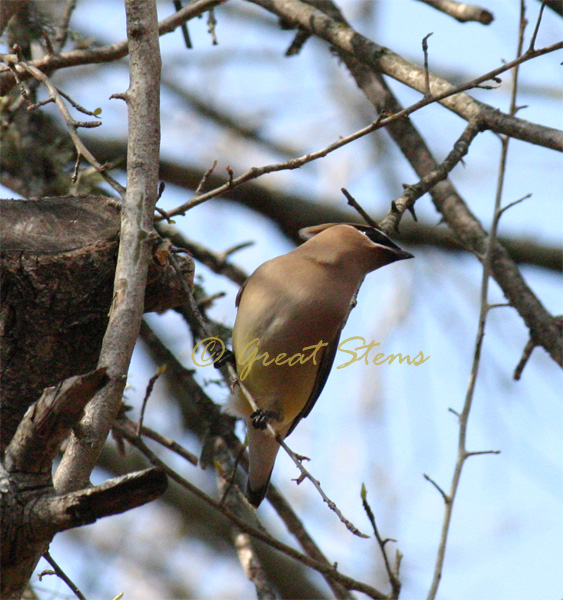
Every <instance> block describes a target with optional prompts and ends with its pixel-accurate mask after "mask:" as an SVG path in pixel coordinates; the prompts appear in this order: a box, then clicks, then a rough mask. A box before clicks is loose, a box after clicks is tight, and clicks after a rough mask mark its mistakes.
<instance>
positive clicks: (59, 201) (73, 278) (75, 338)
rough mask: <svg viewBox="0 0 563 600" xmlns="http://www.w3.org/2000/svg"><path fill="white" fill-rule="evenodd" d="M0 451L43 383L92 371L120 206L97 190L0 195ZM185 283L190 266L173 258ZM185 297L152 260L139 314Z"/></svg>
mask: <svg viewBox="0 0 563 600" xmlns="http://www.w3.org/2000/svg"><path fill="white" fill-rule="evenodd" d="M0 211H1V212H2V220H1V222H0V243H1V251H0V263H1V267H2V268H1V282H0V283H1V288H2V308H1V312H0V325H1V327H0V329H1V332H2V333H1V336H2V337H1V340H0V343H1V364H2V373H1V375H2V422H1V430H0V434H1V435H0V438H1V442H0V444H1V448H0V449H1V450H4V449H5V447H6V445H7V444H8V443H9V441H10V439H11V438H12V436H13V435H14V432H15V431H16V428H17V426H18V424H19V423H20V421H21V420H22V417H23V415H24V413H25V411H26V410H27V409H28V407H29V406H30V405H31V404H32V403H33V402H35V400H37V398H39V396H41V394H42V393H43V390H44V389H45V388H46V387H49V386H53V385H57V384H58V383H59V382H60V381H62V380H65V379H68V378H69V377H72V376H74V375H76V374H78V373H87V372H89V371H92V370H94V369H95V368H96V365H97V362H98V356H99V352H100V348H101V343H102V338H103V335H104V332H105V329H106V326H107V322H108V311H109V307H110V305H111V299H112V289H113V279H114V273H115V261H116V253H117V247H118V241H119V229H120V217H119V208H118V207H117V206H116V204H115V201H114V200H113V199H112V198H108V197H105V196H79V197H73V196H64V197H58V198H42V199H38V200H0ZM178 260H179V261H180V263H181V266H182V271H183V273H184V275H185V276H186V278H187V279H188V281H189V282H190V283H191V280H192V278H193V263H192V261H191V259H190V258H189V257H179V259H178ZM185 301H186V297H185V292H184V290H183V289H182V286H181V285H180V282H179V281H178V277H177V275H176V273H175V272H174V271H173V270H172V269H171V267H170V266H169V265H168V264H167V265H164V266H163V265H160V264H158V261H155V260H153V261H152V263H151V265H150V269H149V285H148V286H147V293H146V296H145V311H147V312H150V311H154V310H156V311H162V310H166V309H167V308H173V307H175V306H179V305H181V304H183V303H184V302H185Z"/></svg>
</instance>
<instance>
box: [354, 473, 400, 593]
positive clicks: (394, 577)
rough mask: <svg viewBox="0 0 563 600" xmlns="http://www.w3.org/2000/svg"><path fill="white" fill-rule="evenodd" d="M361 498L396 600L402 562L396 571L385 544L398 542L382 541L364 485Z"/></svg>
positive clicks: (397, 564) (397, 565)
mask: <svg viewBox="0 0 563 600" xmlns="http://www.w3.org/2000/svg"><path fill="white" fill-rule="evenodd" d="M361 497H362V504H363V507H364V510H365V511H366V514H367V516H368V519H369V521H370V523H371V526H372V528H373V533H374V534H375V538H376V539H377V543H378V545H379V548H380V550H381V554H383V561H384V562H385V570H386V571H387V576H388V577H389V581H390V582H391V587H392V588H393V592H392V595H391V598H392V599H396V598H398V597H399V594H400V592H401V582H400V581H399V573H398V570H399V564H400V560H399V561H397V563H396V564H395V570H394V569H393V568H392V567H391V564H390V562H389V559H388V558H387V552H386V551H385V544H386V543H387V542H396V541H397V540H393V539H391V538H386V539H382V537H381V536H380V535H379V530H378V528H377V524H376V522H375V515H374V514H373V511H372V509H371V506H370V505H369V502H368V500H367V490H366V487H365V486H364V485H363V484H362V492H361Z"/></svg>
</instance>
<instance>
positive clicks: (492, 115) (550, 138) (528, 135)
mask: <svg viewBox="0 0 563 600" xmlns="http://www.w3.org/2000/svg"><path fill="white" fill-rule="evenodd" d="M249 1H250V2H252V3H254V4H258V5H259V6H262V7H263V8H265V9H266V10H269V11H270V12H273V13H274V14H276V15H278V16H279V17H282V18H283V19H285V20H287V21H289V22H290V23H293V24H295V25H299V27H301V28H303V29H305V30H306V31H309V32H311V33H314V34H315V35H317V36H318V37H320V38H322V39H324V40H326V41H327V42H329V43H330V44H332V45H333V46H334V47H335V48H336V49H337V50H338V51H342V52H344V53H346V54H348V55H349V56H352V57H355V58H356V59H357V60H359V61H360V62H361V63H363V64H365V65H366V66H368V67H370V68H371V69H373V70H374V71H375V72H377V73H384V74H385V75H389V76H390V77H392V78H393V79H396V80H397V81H400V82H401V83H404V84H405V85H407V86H409V87H411V88H413V89H415V90H418V91H419V92H420V93H422V94H424V93H425V92H426V74H425V72H424V69H423V68H421V67H419V66H418V65H415V64H413V63H410V62H409V61H407V60H405V59H404V58H402V57H401V56H399V55H398V54H396V53H395V52H393V51H392V50H390V49H389V48H386V47H384V46H380V45H378V44H376V43H374V42H372V41H371V40H369V39H368V38H366V37H364V36H362V35H360V34H359V33H357V32H356V31H354V30H353V29H352V28H351V27H349V26H348V25H347V24H344V23H341V22H338V21H336V20H334V19H332V18H330V17H329V16H327V15H326V14H325V13H324V12H322V11H321V10H318V9H315V8H313V7H312V6H310V5H308V4H305V3H304V2H300V1H299V0H249ZM561 48H563V42H559V43H557V44H553V45H551V46H549V47H547V48H542V49H540V50H532V51H528V52H526V53H525V54H524V55H523V56H522V57H519V58H518V59H516V61H512V63H509V64H510V65H511V66H514V64H520V63H521V62H523V61H525V60H530V59H532V58H535V57H537V56H541V55H542V54H547V53H549V52H554V51H555V50H559V49H561ZM505 67H506V65H505V66H503V67H500V69H501V70H505ZM497 71H498V69H495V70H493V71H491V72H490V73H489V74H488V75H487V78H489V79H490V78H491V77H494V76H495V75H496V73H497ZM478 79H480V78H478ZM429 81H430V87H431V90H432V94H433V97H434V98H435V99H439V98H440V97H441V96H442V95H443V94H449V93H450V92H451V90H452V89H453V86H452V85H451V84H450V83H448V82H447V81H445V80H443V79H441V78H440V77H437V76H436V75H434V74H432V73H430V74H429ZM476 82H478V80H474V81H473V82H471V84H468V87H467V88H466V89H469V88H471V87H474V85H475V83H476ZM439 102H440V104H442V105H443V106H445V107H446V108H448V109H449V110H451V111H452V112H454V113H456V114H457V115H459V116H460V117H462V118H463V119H465V120H466V121H470V120H471V119H475V118H480V119H482V120H483V121H484V123H485V124H486V126H487V128H488V129H490V130H491V131H494V132H495V133H500V134H505V135H509V136H511V137H515V138H517V139H521V140H523V141H526V142H529V143H532V144H537V145H540V146H545V147H546V148H551V149H553V150H559V151H560V152H563V132H561V131H559V130H557V129H553V128H550V127H544V126H543V125H537V124H535V123H530V122H528V121H525V120H523V119H518V118H517V117H514V116H511V115H507V114H504V113H501V112H500V111H498V110H497V109H495V108H494V107H492V106H489V105H488V104H485V103H483V102H479V101H477V100H475V99H474V98H472V97H471V96H468V95H467V94H462V93H459V94H456V95H454V96H450V97H447V98H443V99H440V100H439Z"/></svg>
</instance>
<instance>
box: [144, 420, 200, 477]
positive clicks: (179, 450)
mask: <svg viewBox="0 0 563 600" xmlns="http://www.w3.org/2000/svg"><path fill="white" fill-rule="evenodd" d="M137 431H138V429H137ZM137 435H139V434H137ZM141 435H144V436H145V437H148V438H150V439H151V440H154V441H155V442H157V443H159V444H160V445H161V446H164V448H168V450H171V451H172V452H175V453H176V454H178V456H181V457H182V458H185V459H186V460H187V461H188V462H190V463H191V464H192V465H194V466H196V467H197V465H198V462H199V461H198V459H197V456H196V455H195V454H193V453H192V452H190V451H189V450H186V449H185V448H184V447H183V446H181V445H180V444H178V442H175V441H174V440H172V439H170V438H169V437H166V436H165V435H162V434H160V433H158V432H157V431H154V429H150V428H149V427H147V426H146V425H143V426H142V427H141Z"/></svg>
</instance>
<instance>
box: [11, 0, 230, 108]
mask: <svg viewBox="0 0 563 600" xmlns="http://www.w3.org/2000/svg"><path fill="white" fill-rule="evenodd" d="M19 1H20V2H23V1H24V0H19ZM225 1H226V0H195V1H194V2H190V3H189V4H188V5H186V6H184V8H182V10H179V11H178V12H177V13H174V14H173V15H171V16H170V17H167V18H166V19H163V20H162V21H161V22H160V23H159V24H158V34H159V35H164V34H166V33H171V32H172V31H174V30H175V29H176V28H178V27H180V26H181V25H182V23H185V22H186V21H189V20H190V19H194V18H195V17H199V16H200V15H201V14H203V13H204V12H206V11H208V10H209V9H210V8H213V7H214V6H218V5H219V4H222V3H223V2H225ZM2 6H4V1H3V2H2ZM128 53H129V42H128V40H122V41H121V42H116V43H115V44H110V45H108V46H101V47H100V48H89V49H79V50H71V51H70V52H65V53H63V54H48V55H46V56H44V57H43V58H40V59H38V60H33V61H30V62H29V64H30V65H31V66H33V67H37V68H38V69H39V70H40V71H42V72H44V73H46V74H47V75H48V74H49V73H52V72H53V71H56V70H57V69H62V68H66V67H76V66H79V65H89V64H96V63H105V62H112V61H114V60H118V59H120V58H123V57H124V56H127V54H128ZM18 73H19V75H20V77H22V79H24V78H26V77H27V75H26V74H25V71H24V70H23V69H21V70H20V69H19V68H18ZM15 84H16V80H15V79H14V76H13V75H12V73H10V71H9V70H8V69H6V68H5V69H3V70H0V96H3V95H5V94H7V93H8V92H9V91H10V90H11V89H12V88H13V87H14V85H15Z"/></svg>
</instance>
